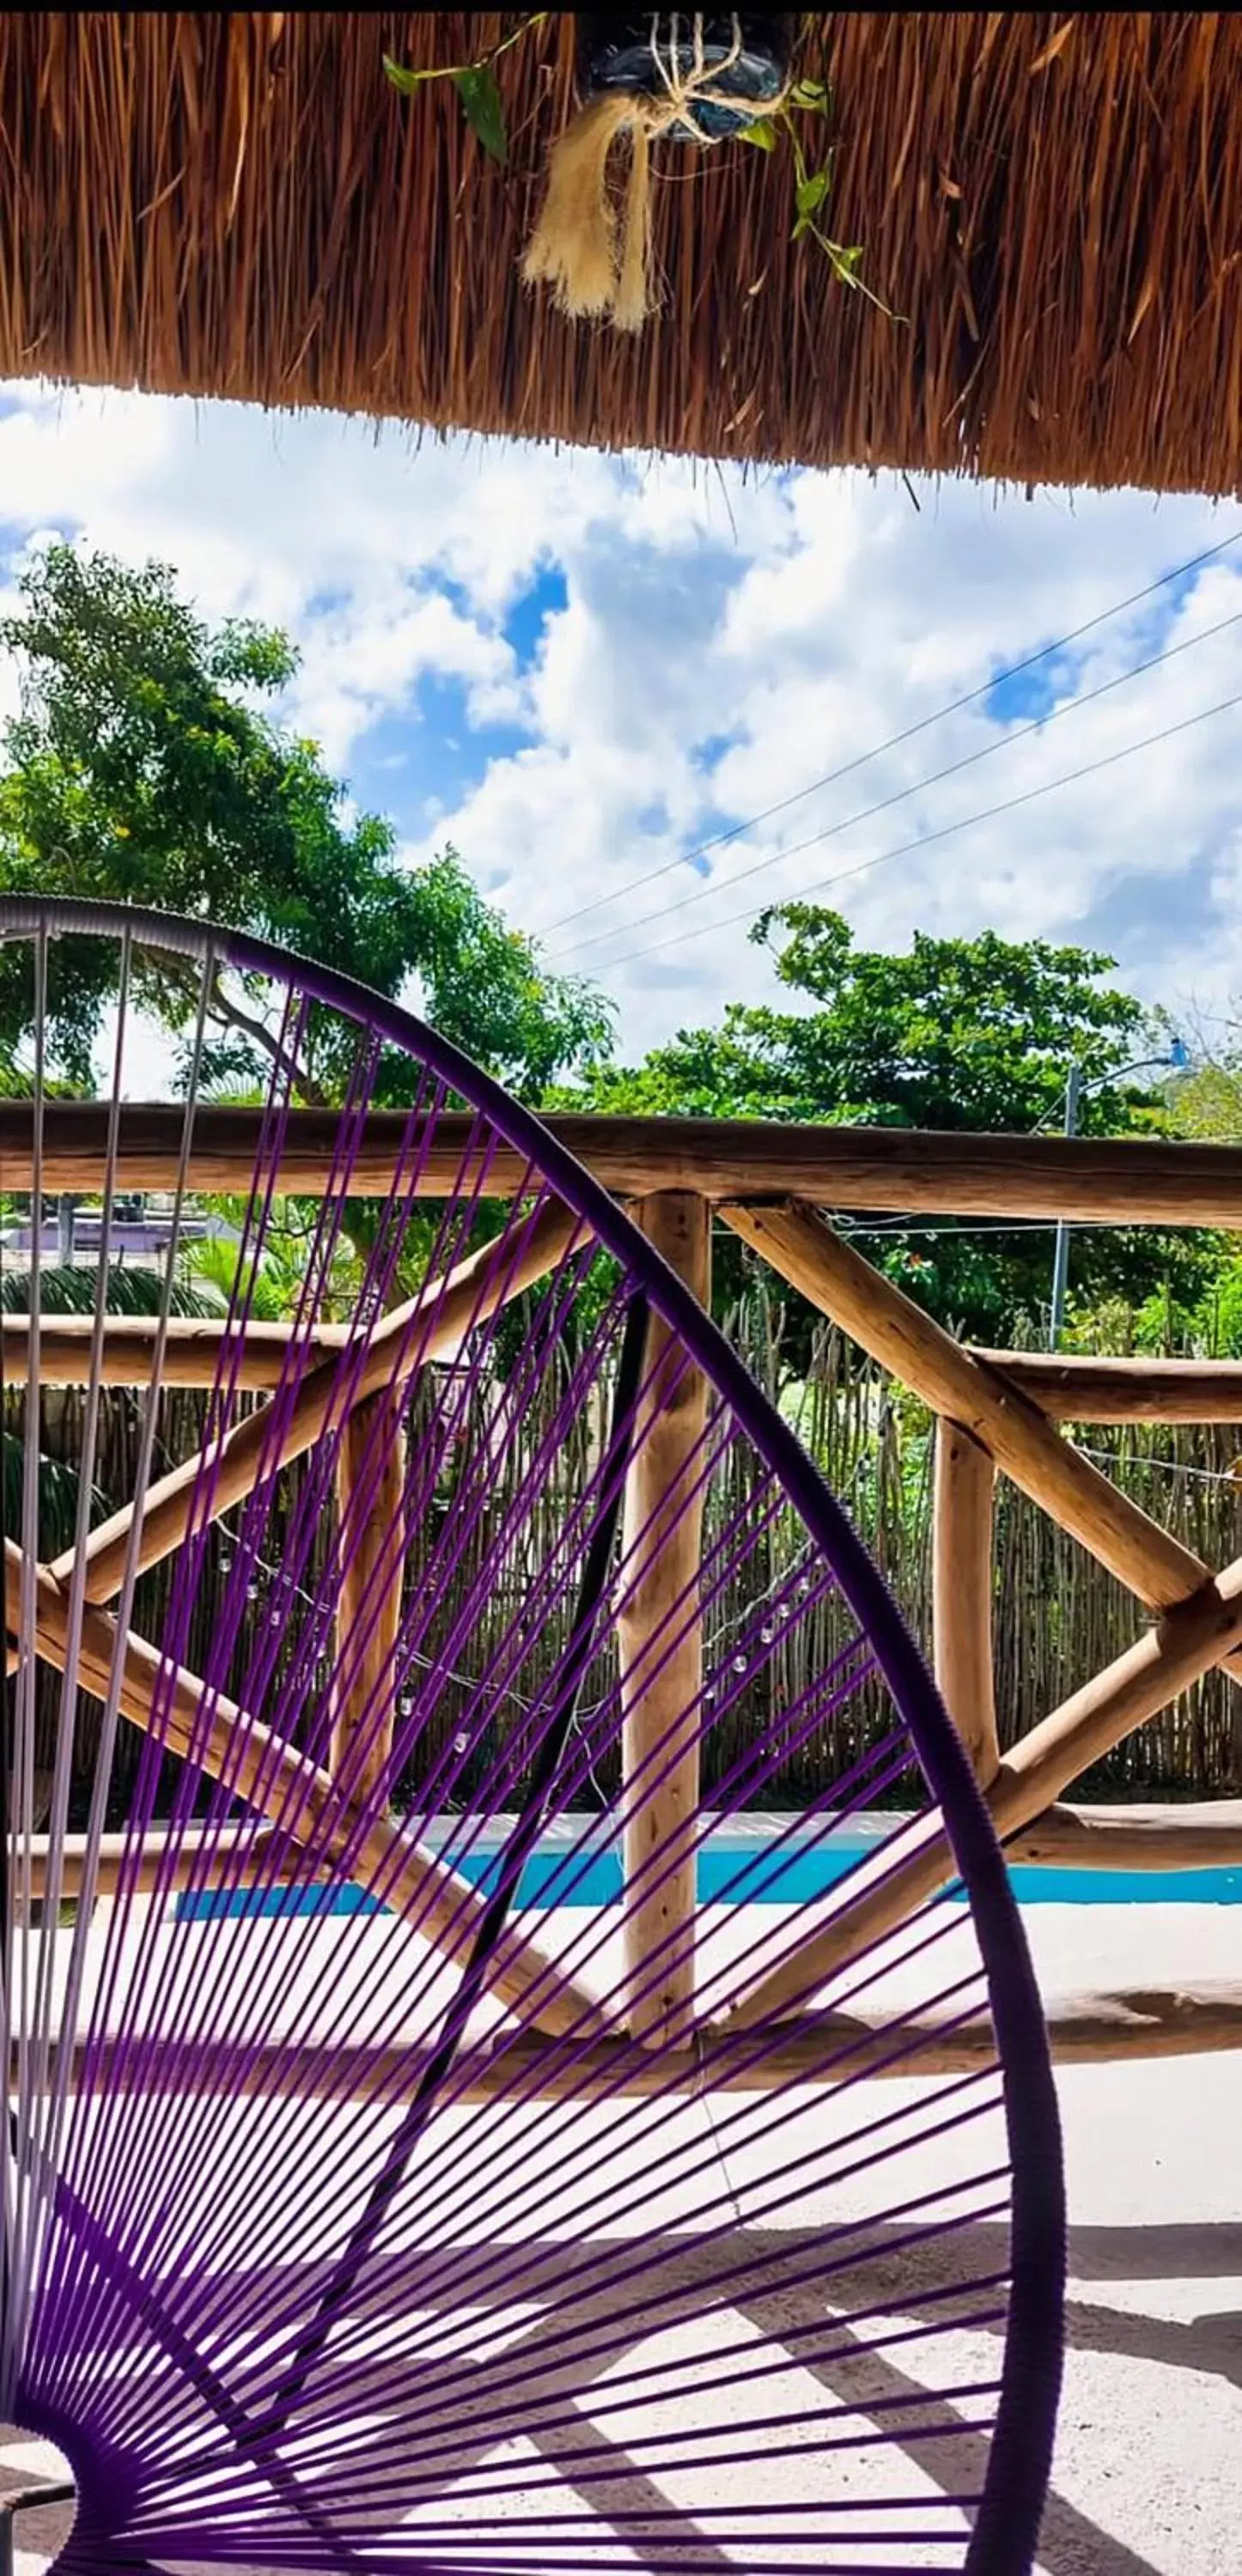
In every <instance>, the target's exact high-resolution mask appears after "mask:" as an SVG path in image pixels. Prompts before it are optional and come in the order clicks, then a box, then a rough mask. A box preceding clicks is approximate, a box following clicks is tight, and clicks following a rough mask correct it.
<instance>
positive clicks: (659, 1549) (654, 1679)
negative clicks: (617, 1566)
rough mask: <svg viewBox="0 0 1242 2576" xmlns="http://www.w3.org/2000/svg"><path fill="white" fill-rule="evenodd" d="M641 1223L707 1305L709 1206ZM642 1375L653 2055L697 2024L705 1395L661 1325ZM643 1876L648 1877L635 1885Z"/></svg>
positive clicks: (629, 1587) (627, 1524) (635, 1678)
mask: <svg viewBox="0 0 1242 2576" xmlns="http://www.w3.org/2000/svg"><path fill="white" fill-rule="evenodd" d="M636 1213H637V1217H638V1222H639V1225H640V1226H641V1228H642V1231H643V1233H644V1234H645V1235H646V1237H647V1240H648V1242H649V1243H651V1244H653V1245H654V1247H655V1249H656V1251H657V1252H660V1253H662V1254H663V1256H664V1259H665V1260H666V1261H667V1262H668V1264H669V1267H670V1269H673V1270H675V1271H676V1272H677V1275H678V1277H679V1278H680V1279H682V1280H684V1281H685V1284H686V1286H687V1287H688V1288H690V1289H691V1290H692V1291H693V1293H694V1295H695V1296H696V1297H697V1298H698V1299H699V1300H700V1303H702V1304H704V1305H706V1303H707V1300H708V1296H709V1293H710V1285H711V1210H710V1207H709V1206H708V1203H707V1201H706V1200H705V1199H702V1198H700V1197H698V1196H697V1195H696V1194H695V1193H694V1192H692V1191H688V1190H660V1191H658V1192H657V1193H656V1194H655V1195H654V1196H653V1197H651V1198H646V1199H644V1200H643V1201H642V1202H641V1205H640V1206H639V1208H638V1210H637V1212H636ZM644 1375H645V1378H646V1380H647V1381H648V1383H649V1388H650V1391H649V1394H648V1397H647V1400H646V1404H645V1407H644V1418H643V1419H642V1420H641V1421H640V1424H639V1429H638V1437H637V1441H636V1445H635V1449H634V1455H633V1458H632V1460H631V1464H630V1471H629V1477H628V1481H627V1485H626V1494H625V1515H624V1525H623V1526H624V1545H625V1549H626V1552H627V1554H628V1551H629V1550H630V1548H631V1547H636V1548H637V1549H638V1553H637V1555H636V1557H635V1560H634V1564H633V1569H632V1575H631V1578H630V1579H629V1580H628V1581H627V1583H626V1587H625V1588H626V1599H625V1602H624V1606H623V1609H622V1613H621V1616H620V1618H619V1620H618V1643H619V1648H620V1658H621V1688H622V1699H623V1705H624V1711H625V1717H624V1731H623V1736H622V1774H623V1783H624V1787H623V1810H624V1817H625V1827H624V1841H625V1880H626V1896H625V1923H624V1943H625V1965H626V1984H627V1988H628V1990H629V1993H630V1996H631V1998H632V2000H631V2007H630V2016H629V2017H630V2026H631V2029H632V2030H633V2032H634V2035H635V2037H636V2038H639V2039H642V2040H643V2041H645V2042H646V2043H647V2044H648V2045H649V2046H652V2047H655V2046H664V2047H684V2046H686V2044H687V2042H688V2039H689V2035H690V2031H691V2028H692V2024H693V2018H694V1914H695V1853H694V1843H695V1840H696V1839H697V1836H696V1833H695V1818H696V1816H697V1813H698V1804H699V1744H698V1730H699V1726H700V1724H701V1713H700V1707H699V1697H700V1692H701V1690H702V1683H703V1632H702V1622H701V1619H700V1616H699V1609H698V1602H697V1598H696V1594H695V1585H696V1579H697V1574H698V1565H699V1547H700V1539H701V1535H702V1527H703V1493H702V1489H701V1484H700V1483H699V1480H700V1479H701V1477H702V1471H703V1453H702V1448H701V1442H702V1438H703V1431H704V1426H705V1424H706V1420H707V1387H706V1382H705V1380H704V1378H703V1377H702V1375H701V1373H700V1371H699V1370H697V1369H690V1368H686V1367H684V1366H683V1365H682V1364H681V1361H680V1355H679V1346H678V1344H677V1343H676V1341H675V1340H673V1339H671V1337H670V1335H669V1333H668V1330H667V1327H666V1326H665V1325H664V1324H663V1323H662V1322H661V1321H660V1318H659V1317H658V1316H656V1315H653V1316H652V1319H651V1324H650V1328H649V1334H648V1343H647V1368H646V1371H645V1372H644ZM696 1485H698V1486H699V1490H698V1491H697V1492H696V1491H695V1490H694V1489H695V1487H696ZM691 1494H693V1500H691V1499H689V1498H690V1496H691ZM683 1596H684V1597H683ZM678 1604H680V1606H677V1605H678ZM666 1622H667V1625H666V1624H665V1623H666ZM640 1870H641V1871H643V1873H644V1877H643V1880H642V1882H641V1884H638V1885H637V1886H636V1884H635V1882H636V1880H637V1879H638V1873H639V1871H640ZM657 1952H658V1953H659V1956H658V1959H657V1958H656V1956H655V1954H656V1953H657Z"/></svg>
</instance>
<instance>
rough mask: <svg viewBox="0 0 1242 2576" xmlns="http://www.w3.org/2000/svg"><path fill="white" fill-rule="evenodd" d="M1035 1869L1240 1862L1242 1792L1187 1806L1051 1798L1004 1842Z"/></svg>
mask: <svg viewBox="0 0 1242 2576" xmlns="http://www.w3.org/2000/svg"><path fill="white" fill-rule="evenodd" d="M1005 1853H1006V1858H1007V1859H1008V1860H1010V1861H1012V1862H1015V1863H1018V1864H1020V1865H1021V1866H1022V1867H1024V1868H1026V1867H1029V1868H1033V1869H1125V1870H1140V1869H1150V1870H1165V1869H1242V1798H1209V1799H1207V1800H1205V1801H1203V1802H1201V1803H1199V1804H1197V1805H1195V1806H1185V1807H1156V1806H1134V1807H1078V1806H1059V1805H1058V1806H1052V1807H1049V1808H1047V1809H1046V1811H1045V1813H1044V1814H1043V1815H1042V1816H1037V1817H1036V1819H1035V1821H1034V1823H1033V1824H1030V1825H1024V1826H1023V1827H1022V1828H1021V1830H1020V1831H1019V1832H1018V1833H1016V1834H1014V1835H1012V1836H1011V1837H1010V1839H1009V1841H1008V1842H1007V1843H1006V1845H1005Z"/></svg>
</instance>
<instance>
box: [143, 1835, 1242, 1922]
mask: <svg viewBox="0 0 1242 2576" xmlns="http://www.w3.org/2000/svg"><path fill="white" fill-rule="evenodd" d="M788 1823H789V1819H788V1818H787V1817H782V1816H755V1817H746V1818H739V1819H733V1818H731V1819H730V1820H729V1822H728V1823H727V1824H725V1825H721V1826H719V1827H718V1828H716V1829H715V1830H711V1831H709V1833H708V1835H707V1837H706V1839H705V1841H704V1843H703V1845H702V1847H701V1849H700V1851H699V1855H698V1893H699V1902H700V1903H701V1904H704V1905H710V1904H730V1905H804V1904H806V1903H807V1902H808V1900H809V1899H812V1898H814V1897H817V1896H825V1895H826V1894H827V1893H828V1891H829V1889H830V1888H831V1887H833V1886H835V1885H836V1883H837V1881H838V1880H839V1879H842V1878H844V1877H845V1876H846V1874H847V1872H848V1871H850V1870H851V1869H853V1868H854V1867H855V1866H856V1865H857V1863H858V1862H859V1861H860V1860H863V1859H865V1858H866V1856H867V1854H868V1853H869V1852H872V1851H874V1850H875V1847H876V1845H877V1843H879V1842H882V1841H884V1840H885V1839H886V1838H887V1836H888V1835H889V1834H891V1833H892V1831H893V1829H894V1823H895V1819H894V1818H893V1817H891V1816H863V1817H859V1818H851V1821H850V1826H849V1829H848V1830H847V1831H845V1832H843V1833H842V1834H840V1835H839V1836H838V1835H835V1834H834V1835H833V1836H832V1837H831V1838H830V1839H829V1840H828V1841H826V1842H816V1841H815V1840H814V1839H812V1838H810V1837H808V1835H807V1834H806V1832H805V1830H804V1829H800V1828H799V1827H798V1826H797V1825H795V1826H794V1828H793V1831H792V1832H791V1833H789V1834H788V1837H787V1839H784V1840H780V1841H778V1837H779V1836H781V1835H783V1834H784V1833H785V1831H786V1828H787V1826H788ZM580 1830H581V1828H580V1825H579V1824H578V1823H576V1822H572V1823H570V1824H569V1825H568V1827H567V1823H566V1821H565V1820H562V1821H561V1822H560V1823H559V1825H558V1826H554V1827H552V1828H551V1829H550V1830H549V1832H548V1833H547V1834H546V1835H545V1836H544V1838H543V1840H542V1841H541V1843H540V1845H539V1847H538V1849H537V1850H536V1851H535V1852H534V1853H533V1854H532V1857H531V1859H530V1860H529V1862H528V1863H527V1866H526V1868H525V1869H524V1870H523V1872H522V1878H521V1884H520V1887H519V1890H518V1902H519V1904H522V1905H530V1906H534V1907H536V1908H539V1909H546V1908H547V1907H549V1906H551V1905H569V1906H580V1907H584V1908H585V1907H590V1908H592V1909H594V1908H595V1907H597V1906H601V1905H612V1904H616V1903H618V1902H619V1900H620V1896H621V1855H620V1853H619V1851H617V1850H615V1849H613V1848H610V1847H609V1845H608V1844H607V1843H600V1842H598V1841H597V1845H596V1848H595V1849H594V1850H592V1851H591V1852H590V1854H589V1857H585V1858H584V1857H583V1856H582V1855H581V1854H579V1855H578V1856H577V1857H575V1858H574V1859H572V1860H570V1861H569V1865H568V1868H567V1867H566V1861H567V1842H568V1840H569V1837H570V1834H577V1833H578V1832H579V1831H580ZM454 1835H456V1836H458V1837H461V1838H462V1839H464V1836H462V1829H461V1821H460V1820H459V1819H457V1820H448V1819H441V1820H438V1821H437V1824H436V1825H435V1826H433V1827H431V1828H429V1830H428V1833H427V1841H428V1843H429V1844H431V1845H435V1844H439V1845H441V1846H445V1845H447V1844H448V1843H449V1841H450V1837H451V1836H454ZM500 1862H501V1841H500V1838H499V1836H498V1834H497V1831H496V1828H495V1826H494V1825H493V1826H491V1827H489V1828H487V1829H485V1833H481V1834H480V1836H479V1839H478V1842H477V1843H476V1845H475V1847H474V1848H473V1849H472V1850H470V1851H468V1852H466V1853H465V1854H464V1855H463V1856H461V1857H458V1856H457V1855H456V1854H454V1866H455V1867H456V1868H457V1869H458V1871H459V1872H460V1875H461V1876H462V1877H463V1878H465V1879H468V1880H469V1882H470V1884H471V1885H472V1886H473V1887H477V1888H479V1889H480V1890H482V1891H483V1892H484V1893H486V1892H487V1891H489V1890H490V1889H491V1888H492V1887H494V1886H495V1883H496V1877H497V1873H498V1871H499V1868H500ZM568 1877H572V1878H573V1879H574V1881H575V1884H574V1885H573V1887H572V1888H569V1889H567V1888H566V1886H565V1879H566V1878H568ZM1010 1878H1011V1880H1012V1883H1013V1891H1014V1894H1015V1896H1016V1897H1017V1899H1018V1902H1019V1904H1020V1905H1242V1869H1171V1870H1160V1871H1155V1870H1153V1871H1139V1870H1086V1869H1021V1868H1016V1869H1013V1870H1011V1871H1010ZM379 1910H380V1909H379V1907H378V1905H377V1903H376V1900H375V1899H374V1897H368V1896H365V1895H364V1894H363V1892H362V1890H361V1889H360V1888H356V1887H338V1888H318V1887H305V1888H287V1887H277V1888H270V1889H265V1888H235V1889H208V1890H205V1891H190V1892H188V1893H186V1894H184V1895H182V1896H180V1897H178V1899H177V1920H178V1921H179V1922H182V1923H203V1922H215V1921H219V1920H221V1919H222V1918H224V1919H235V1920H242V1921H246V1920H252V1919H255V1918H264V1919H271V1918H273V1917H275V1918H280V1917H285V1918H287V1917H289V1916H291V1915H297V1916H305V1917H316V1916H320V1915H324V1914H334V1915H343V1914H375V1913H377V1912H378V1911H379Z"/></svg>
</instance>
